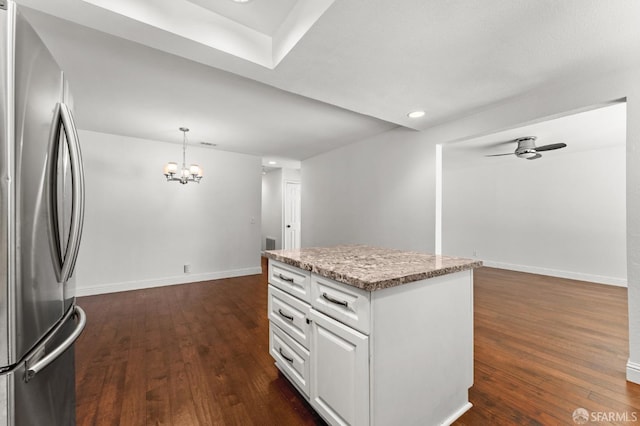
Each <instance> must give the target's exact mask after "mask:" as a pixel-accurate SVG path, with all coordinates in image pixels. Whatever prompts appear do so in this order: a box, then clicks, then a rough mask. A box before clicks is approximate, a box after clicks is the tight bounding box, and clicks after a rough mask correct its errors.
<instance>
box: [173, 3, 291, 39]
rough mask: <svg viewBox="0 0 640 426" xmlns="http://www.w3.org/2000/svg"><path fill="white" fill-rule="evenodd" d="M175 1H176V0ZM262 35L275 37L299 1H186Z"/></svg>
mask: <svg viewBox="0 0 640 426" xmlns="http://www.w3.org/2000/svg"><path fill="white" fill-rule="evenodd" d="M174 1H175V0H174ZM186 1H189V2H191V3H193V4H197V5H198V6H200V7H204V8H205V9H207V10H209V11H211V12H214V13H217V14H218V15H222V16H224V17H227V18H229V19H231V20H233V21H236V22H238V23H239V24H242V25H245V26H247V27H249V28H252V29H254V30H256V31H259V32H261V33H264V34H267V35H270V36H273V35H274V34H275V33H276V31H277V30H278V28H280V26H281V25H282V23H283V22H284V20H285V19H286V18H287V15H289V13H290V12H291V11H292V10H293V7H294V6H295V5H296V3H297V2H298V1H297V0H269V1H249V2H247V3H236V2H234V1H232V0H186Z"/></svg>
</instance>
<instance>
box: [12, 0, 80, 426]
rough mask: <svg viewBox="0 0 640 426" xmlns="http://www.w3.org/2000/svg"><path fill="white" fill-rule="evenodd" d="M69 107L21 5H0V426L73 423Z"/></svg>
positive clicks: (76, 187) (75, 198)
mask: <svg viewBox="0 0 640 426" xmlns="http://www.w3.org/2000/svg"><path fill="white" fill-rule="evenodd" d="M69 100H70V97H69V93H68V89H67V85H66V83H65V80H64V76H63V74H62V71H61V70H60V68H59V66H58V64H57V63H56V61H55V60H54V59H53V57H52V56H51V54H50V53H49V51H48V50H47V48H46V47H45V45H44V44H43V43H42V41H41V40H40V38H39V37H38V35H37V34H36V33H35V31H34V30H33V28H31V26H30V25H29V24H28V22H27V21H26V20H25V18H24V17H23V16H22V15H21V13H20V11H19V7H16V5H15V3H14V2H13V1H7V0H0V265H1V266H0V270H1V272H0V426H14V425H17V426H38V425H46V426H54V425H61V426H69V425H74V424H75V364H74V351H73V344H74V342H75V340H76V339H77V338H78V336H79V335H80V333H82V330H83V328H84V325H85V323H86V317H85V314H84V312H83V311H82V309H80V307H78V306H76V304H75V282H74V278H73V273H74V269H75V263H76V258H77V256H78V250H79V247H80V237H81V234H82V224H83V216H84V176H83V169H82V160H81V155H80V145H79V141H78V136H77V132H76V129H75V126H74V121H73V116H72V114H71V109H70V106H69Z"/></svg>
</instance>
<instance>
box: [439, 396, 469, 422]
mask: <svg viewBox="0 0 640 426" xmlns="http://www.w3.org/2000/svg"><path fill="white" fill-rule="evenodd" d="M471 407H473V404H471V403H470V402H467V403H466V404H464V405H463V406H462V407H460V409H458V410H457V411H456V412H454V413H453V414H451V416H449V418H447V419H446V420H445V421H444V422H442V423H441V426H449V425H451V424H453V422H455V421H456V420H458V419H459V418H460V416H462V415H463V414H464V413H466V412H467V411H469V410H470V409H471Z"/></svg>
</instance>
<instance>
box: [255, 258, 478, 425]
mask: <svg viewBox="0 0 640 426" xmlns="http://www.w3.org/2000/svg"><path fill="white" fill-rule="evenodd" d="M265 255H266V256H267V257H268V258H269V308H268V309H269V321H270V324H269V350H270V354H271V355H272V356H273V358H274V359H275V364H276V367H277V368H278V369H279V370H280V371H281V372H282V373H283V374H284V375H285V376H286V377H287V378H288V379H289V381H291V383H293V385H294V386H295V387H296V388H297V389H298V391H299V392H300V393H301V394H302V395H303V396H304V398H305V399H307V401H309V403H310V404H311V406H312V407H313V408H314V409H315V410H316V411H317V412H318V413H319V414H320V415H321V416H322V417H323V418H324V419H325V420H326V421H327V422H328V423H329V424H331V425H398V424H402V425H412V424H415V425H440V424H451V423H453V421H455V420H456V419H457V418H458V417H460V416H461V415H462V414H463V413H464V412H465V411H467V410H468V409H469V408H470V407H471V404H470V403H469V399H468V389H469V388H470V387H471V386H472V385H473V269H474V268H477V267H480V266H482V262H480V261H477V260H471V259H463V258H457V257H450V256H440V255H431V254H425V253H416V252H405V251H398V250H389V249H382V248H374V247H368V246H361V245H350V246H337V247H326V248H306V249H300V250H291V251H286V250H274V251H267V252H265Z"/></svg>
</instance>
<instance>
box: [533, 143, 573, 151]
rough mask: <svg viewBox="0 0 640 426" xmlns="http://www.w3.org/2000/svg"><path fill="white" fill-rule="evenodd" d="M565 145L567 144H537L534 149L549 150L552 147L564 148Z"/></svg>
mask: <svg viewBox="0 0 640 426" xmlns="http://www.w3.org/2000/svg"><path fill="white" fill-rule="evenodd" d="M565 146H567V144H566V143H552V144H551V145H542V146H537V147H536V151H537V152H540V151H551V150H553V149H560V148H564V147H565Z"/></svg>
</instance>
